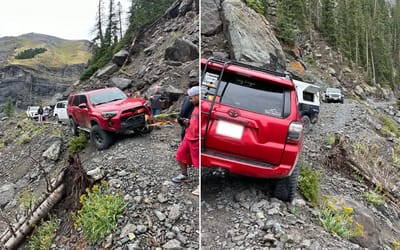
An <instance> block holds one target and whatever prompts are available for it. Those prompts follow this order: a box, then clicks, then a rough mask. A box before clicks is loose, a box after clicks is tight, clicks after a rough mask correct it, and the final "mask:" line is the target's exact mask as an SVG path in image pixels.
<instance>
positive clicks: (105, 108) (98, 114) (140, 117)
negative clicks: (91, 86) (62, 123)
mask: <svg viewBox="0 0 400 250" xmlns="http://www.w3.org/2000/svg"><path fill="white" fill-rule="evenodd" d="M145 102H146V100H144V99H142V98H130V97H128V96H127V95H126V94H125V93H124V92H123V91H121V90H120V89H119V88H104V89H97V90H91V91H86V92H81V93H76V94H71V95H70V96H69V97H68V106H67V112H68V117H69V121H70V125H71V129H72V133H73V135H78V129H81V130H84V131H86V132H88V133H90V140H91V141H92V143H93V144H94V145H95V146H96V148H98V149H100V150H101V149H105V148H108V147H109V146H110V145H111V144H112V143H113V141H114V137H113V135H114V134H115V133H122V132H125V131H126V130H134V131H136V132H141V133H148V132H150V131H151V129H152V127H150V126H148V123H147V121H150V116H151V110H150V108H148V107H147V106H145Z"/></svg>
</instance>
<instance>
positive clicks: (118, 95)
mask: <svg viewBox="0 0 400 250" xmlns="http://www.w3.org/2000/svg"><path fill="white" fill-rule="evenodd" d="M125 98H127V97H126V95H125V93H124V92H122V91H121V90H120V89H109V90H106V91H101V92H95V93H92V94H89V100H90V103H91V104H92V105H93V106H95V105H100V104H104V103H109V102H114V101H118V100H122V99H125Z"/></svg>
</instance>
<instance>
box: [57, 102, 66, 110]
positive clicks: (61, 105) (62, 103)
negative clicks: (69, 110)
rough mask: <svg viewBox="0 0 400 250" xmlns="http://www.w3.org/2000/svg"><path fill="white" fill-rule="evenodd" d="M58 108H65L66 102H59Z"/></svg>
mask: <svg viewBox="0 0 400 250" xmlns="http://www.w3.org/2000/svg"><path fill="white" fill-rule="evenodd" d="M57 108H59V109H61V108H65V103H64V102H59V103H57Z"/></svg>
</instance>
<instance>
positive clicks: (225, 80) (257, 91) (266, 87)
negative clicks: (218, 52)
mask: <svg viewBox="0 0 400 250" xmlns="http://www.w3.org/2000/svg"><path fill="white" fill-rule="evenodd" d="M218 77H219V75H218V74H215V73H211V72H206V74H205V77H204V80H203V82H202V92H201V93H202V98H203V99H204V100H208V101H212V100H213V98H214V95H215V91H216V85H217V82H218ZM288 96H290V91H289V90H288V89H286V88H285V87H283V86H279V85H275V84H268V82H265V81H258V80H255V79H251V78H247V77H243V76H238V75H232V74H227V73H225V74H224V76H223V77H222V79H221V83H220V87H219V89H218V93H217V97H216V102H219V103H221V104H224V105H228V106H232V107H236V108H239V109H243V110H248V111H251V112H254V113H258V114H263V115H269V116H275V117H285V116H286V115H287V112H288V110H287V109H288V108H289V109H290V98H288ZM287 102H289V103H287Z"/></svg>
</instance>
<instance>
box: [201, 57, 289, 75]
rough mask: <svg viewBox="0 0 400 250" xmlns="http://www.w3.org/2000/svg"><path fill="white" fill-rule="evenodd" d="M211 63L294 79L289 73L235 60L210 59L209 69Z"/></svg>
mask: <svg viewBox="0 0 400 250" xmlns="http://www.w3.org/2000/svg"><path fill="white" fill-rule="evenodd" d="M209 62H216V63H220V64H226V65H236V66H241V67H245V68H249V69H253V70H258V71H262V72H265V73H268V74H272V75H275V76H280V77H285V78H287V79H292V75H291V74H290V73H289V72H288V71H284V72H280V71H276V70H270V69H266V68H261V67H257V66H254V65H251V64H248V63H244V62H239V61H235V60H230V59H223V58H217V57H210V58H209V59H207V63H206V67H207V65H208V63H209Z"/></svg>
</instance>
